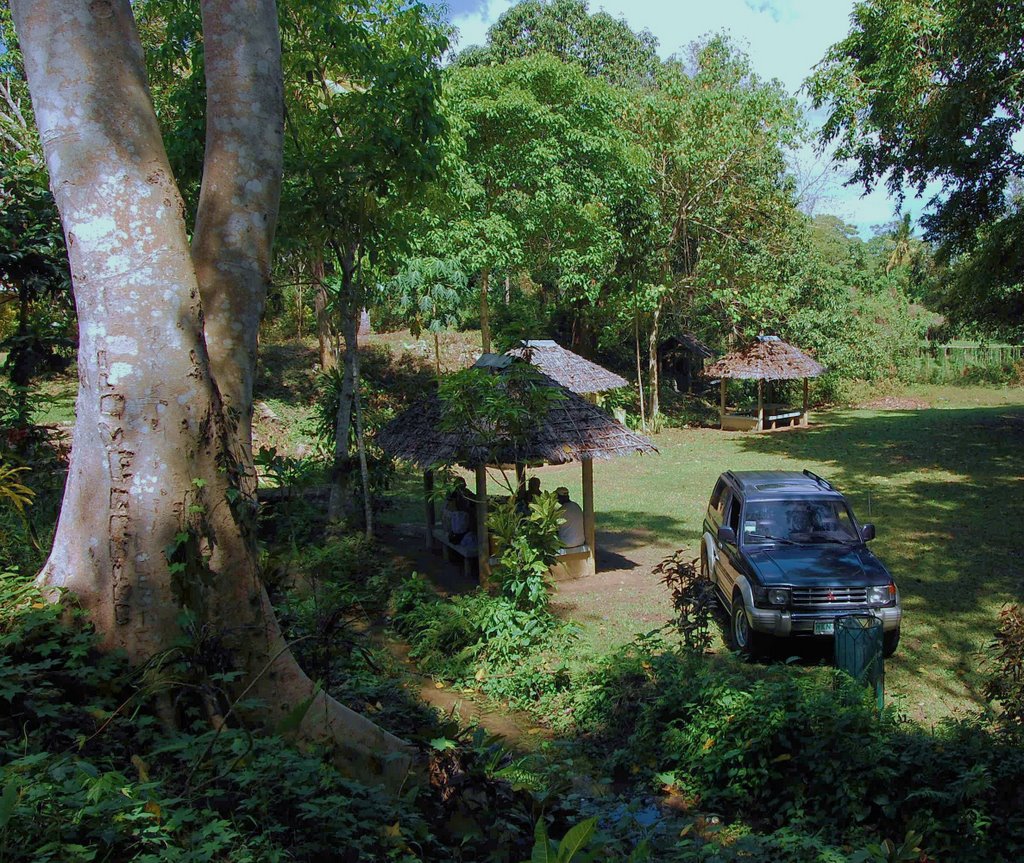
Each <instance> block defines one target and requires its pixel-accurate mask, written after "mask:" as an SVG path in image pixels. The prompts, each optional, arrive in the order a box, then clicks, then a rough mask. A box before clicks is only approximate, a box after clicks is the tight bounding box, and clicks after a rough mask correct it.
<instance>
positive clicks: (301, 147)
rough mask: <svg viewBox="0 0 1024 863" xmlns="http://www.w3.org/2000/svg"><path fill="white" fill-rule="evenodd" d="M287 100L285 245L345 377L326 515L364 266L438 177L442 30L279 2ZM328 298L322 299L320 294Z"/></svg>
mask: <svg viewBox="0 0 1024 863" xmlns="http://www.w3.org/2000/svg"><path fill="white" fill-rule="evenodd" d="M282 21H283V27H282V29H283V38H284V43H285V46H286V51H285V63H284V66H285V80H286V82H287V93H286V99H285V102H286V109H287V117H286V138H285V156H286V180H287V186H286V195H285V199H284V213H285V215H286V216H287V218H288V220H289V235H288V236H287V237H286V242H288V243H289V244H290V245H291V246H293V247H301V248H303V249H304V250H306V252H307V254H308V255H309V256H310V258H311V261H312V266H311V268H312V269H313V271H314V272H315V273H320V274H323V270H324V264H325V263H326V265H327V267H328V268H329V269H333V270H334V272H335V273H336V275H337V277H336V278H331V277H330V274H329V273H328V274H325V275H322V277H321V278H320V279H319V285H318V288H319V290H320V291H323V292H324V294H325V296H324V297H323V302H324V303H329V305H330V306H331V307H332V308H333V310H334V315H333V317H334V321H335V327H336V330H337V331H338V332H340V333H341V335H342V336H343V338H344V343H345V350H344V355H343V362H344V370H343V377H342V392H341V398H340V400H339V407H338V416H337V428H336V434H335V468H334V481H333V483H332V493H331V499H330V504H329V507H328V510H329V511H328V516H329V518H330V519H331V520H335V519H337V518H338V517H339V516H340V514H341V511H342V503H343V500H342V498H343V495H344V488H345V483H344V476H345V474H347V472H348V470H349V441H350V438H351V435H350V427H351V425H352V424H353V423H355V424H357V425H360V424H361V416H360V399H359V388H360V383H359V347H358V332H359V317H360V313H361V310H362V308H363V306H364V304H365V303H366V302H367V299H368V298H367V295H366V286H365V285H364V280H363V279H362V278H361V276H362V272H363V263H364V258H367V257H371V258H377V257H379V256H381V255H386V254H394V253H395V252H396V251H397V249H398V248H399V247H401V246H402V245H403V237H402V235H401V234H400V233H399V232H398V231H396V230H394V226H393V220H394V218H395V215H396V213H397V212H399V211H400V210H401V209H402V208H403V207H405V206H408V205H409V204H410V202H411V201H412V200H414V199H415V197H416V195H417V194H418V193H419V191H420V190H421V189H422V187H423V186H424V184H425V183H426V182H427V181H428V180H429V179H431V178H432V177H433V176H434V172H435V170H436V168H437V165H438V162H439V160H440V150H439V147H438V142H437V139H438V137H439V135H440V134H441V132H442V131H443V128H444V123H443V118H442V116H441V112H440V105H439V98H440V86H441V70H440V65H439V64H440V59H441V56H442V55H443V53H444V51H445V50H446V49H447V46H448V39H447V31H446V29H445V28H444V27H442V26H441V25H440V24H439V22H438V21H437V20H436V19H435V16H434V14H433V13H432V12H431V11H430V10H429V9H428V8H427V7H426V6H424V5H422V4H420V3H416V2H412V3H410V2H407V0H362V2H358V3H350V4H346V5H345V6H343V7H339V6H337V5H336V4H334V3H330V2H323V0H287V2H284V3H282ZM327 294H329V296H327ZM356 439H357V450H358V457H359V464H360V470H361V473H362V477H363V481H362V487H363V496H364V512H365V515H366V521H367V531H368V532H370V531H372V507H371V506H370V501H369V493H370V492H369V482H368V477H367V469H366V459H365V454H364V452H363V447H362V435H361V432H360V431H359V429H357V434H356Z"/></svg>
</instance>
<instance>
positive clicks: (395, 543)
mask: <svg viewBox="0 0 1024 863" xmlns="http://www.w3.org/2000/svg"><path fill="white" fill-rule="evenodd" d="M381 541H382V542H383V543H384V544H385V545H387V546H388V547H389V548H391V549H392V551H393V552H394V553H395V554H396V556H397V557H398V558H399V559H400V560H402V561H403V562H404V563H405V564H406V565H407V566H408V567H409V569H410V571H416V572H419V573H422V574H423V575H426V576H427V577H429V578H430V580H431V581H432V582H433V584H434V585H435V586H436V587H437V589H438V591H439V592H441V593H442V594H444V595H448V596H450V595H453V594H459V593H467V592H469V591H472V590H474V589H475V588H476V586H477V582H476V579H467V578H465V577H464V576H463V574H462V570H461V568H460V567H458V566H456V565H454V564H450V563H446V562H445V561H444V559H443V558H441V557H440V556H439V555H434V554H432V553H431V552H429V551H427V549H426V548H425V547H424V543H423V529H422V528H421V527H420V526H419V525H416V524H403V525H399V526H398V527H395V528H391V529H389V531H388V532H387V533H386V534H384V535H383V536H382V537H381ZM597 547H598V552H597V570H598V571H597V574H596V575H593V576H590V577H589V578H581V579H576V580H574V581H563V582H559V583H558V584H557V585H556V591H555V595H554V597H553V601H552V609H553V610H554V612H555V613H556V614H558V615H560V616H561V617H564V618H571V619H573V620H575V621H577V622H579V623H580V624H581V625H582V626H583V627H584V628H585V629H586V630H587V632H588V635H589V636H590V637H591V640H592V641H593V643H594V644H595V646H596V647H602V648H605V647H610V646H615V645H618V644H623V643H625V642H627V641H629V640H630V639H631V638H632V637H633V636H634V635H635V634H637V633H639V632H649V631H650V630H652V629H656V628H657V627H659V626H660V625H661V624H663V623H664V622H665V621H666V620H668V619H669V618H671V616H672V604H671V602H670V600H669V595H668V591H666V589H665V587H664V586H663V585H662V584H661V579H660V577H659V576H658V575H655V574H654V572H653V569H654V567H655V566H657V564H658V563H659V562H660V561H662V560H663V559H664V558H665V557H667V556H668V555H670V554H672V553H673V552H674V551H675V549H674V548H672V547H670V546H667V545H665V544H664V540H659V538H658V537H657V536H656V534H655V533H654V532H652V531H650V530H647V529H644V528H634V529H632V530H629V531H614V532H613V531H606V532H601V531H599V532H598V535H597Z"/></svg>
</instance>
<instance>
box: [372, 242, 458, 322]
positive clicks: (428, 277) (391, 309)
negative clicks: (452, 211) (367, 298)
mask: <svg viewBox="0 0 1024 863" xmlns="http://www.w3.org/2000/svg"><path fill="white" fill-rule="evenodd" d="M467 291H468V281H467V279H466V275H465V273H463V272H462V270H461V269H460V268H459V266H458V265H457V264H456V263H455V262H454V261H450V260H441V259H440V258H410V259H409V260H407V261H405V263H404V265H403V267H402V269H401V270H400V271H399V272H398V274H397V275H395V276H394V277H392V278H391V279H390V280H388V281H387V282H385V283H383V284H381V285H379V286H378V292H379V296H380V307H381V311H382V312H383V313H384V315H385V318H384V322H383V326H384V327H387V324H388V323H389V322H390V321H392V320H393V321H396V322H400V323H401V324H402V325H404V326H408V327H409V330H410V332H411V333H412V335H413V338H419V335H420V333H421V332H424V331H426V332H428V333H434V334H437V333H443V332H445V331H446V330H453V329H456V327H457V326H458V324H459V322H460V320H461V317H462V314H461V313H462V310H463V309H464V308H465V306H466V304H467Z"/></svg>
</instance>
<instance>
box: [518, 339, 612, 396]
mask: <svg viewBox="0 0 1024 863" xmlns="http://www.w3.org/2000/svg"><path fill="white" fill-rule="evenodd" d="M508 355H509V356H512V357H519V359H521V360H526V361H527V362H528V363H532V364H533V365H535V366H536V367H537V368H538V369H540V370H541V371H542V372H544V374H546V375H547V376H548V377H549V378H551V379H552V380H553V381H556V382H557V383H560V384H561V385H562V386H563V387H566V388H567V389H570V390H572V391H573V392H574V393H579V394H580V395H586V394H587V393H600V392H604V391H605V390H614V389H617V388H618V387H628V386H629V381H627V380H626V379H625V378H622V377H619V376H618V375H617V374H614V373H613V372H610V371H608V369H606V368H603V367H601V366H599V365H598V364H597V363H592V362H590V360H585V359H583V357H581V356H580V355H579V354H574V353H573V352H572V351H567V350H566V349H565V348H563V347H562V346H561V345H560V344H558V342H554V341H551V340H550V339H530V340H529V341H525V342H522V344H521V346H520V347H518V348H512V350H510V351H509V352H508Z"/></svg>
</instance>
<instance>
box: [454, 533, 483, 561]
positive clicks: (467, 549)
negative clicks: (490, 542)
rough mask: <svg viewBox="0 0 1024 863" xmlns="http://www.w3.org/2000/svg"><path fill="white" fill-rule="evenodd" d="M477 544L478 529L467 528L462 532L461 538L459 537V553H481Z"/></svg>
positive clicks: (469, 555) (469, 554)
mask: <svg viewBox="0 0 1024 863" xmlns="http://www.w3.org/2000/svg"><path fill="white" fill-rule="evenodd" d="M477 545H478V542H477V536H476V531H475V530H467V531H466V532H465V533H464V534H462V537H461V539H459V543H458V546H459V554H461V555H462V556H463V557H476V556H477V554H478V553H479V551H478V549H477Z"/></svg>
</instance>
